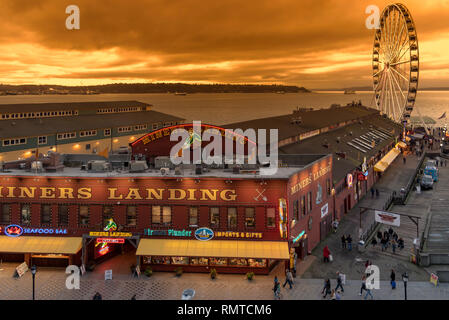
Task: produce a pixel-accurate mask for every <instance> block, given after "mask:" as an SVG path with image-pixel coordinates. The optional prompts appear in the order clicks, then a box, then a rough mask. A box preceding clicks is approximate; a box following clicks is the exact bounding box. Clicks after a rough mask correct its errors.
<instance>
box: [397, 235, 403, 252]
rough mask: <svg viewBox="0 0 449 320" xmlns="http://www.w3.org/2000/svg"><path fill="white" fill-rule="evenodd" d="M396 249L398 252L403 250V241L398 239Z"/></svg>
mask: <svg viewBox="0 0 449 320" xmlns="http://www.w3.org/2000/svg"><path fill="white" fill-rule="evenodd" d="M398 248H399V250H402V249H404V239H402V238H399V240H398Z"/></svg>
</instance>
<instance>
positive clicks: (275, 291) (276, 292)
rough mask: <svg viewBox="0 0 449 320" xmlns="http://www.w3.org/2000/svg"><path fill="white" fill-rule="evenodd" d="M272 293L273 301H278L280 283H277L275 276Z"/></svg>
mask: <svg viewBox="0 0 449 320" xmlns="http://www.w3.org/2000/svg"><path fill="white" fill-rule="evenodd" d="M273 292H274V299H275V300H279V299H280V298H281V296H280V294H281V283H280V282H279V280H278V277H277V276H275V277H274V287H273Z"/></svg>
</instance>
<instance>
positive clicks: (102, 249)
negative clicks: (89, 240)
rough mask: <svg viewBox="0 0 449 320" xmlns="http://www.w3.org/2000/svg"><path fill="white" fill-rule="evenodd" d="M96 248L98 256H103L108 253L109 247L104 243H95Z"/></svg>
mask: <svg viewBox="0 0 449 320" xmlns="http://www.w3.org/2000/svg"><path fill="white" fill-rule="evenodd" d="M97 246H99V249H98V254H99V255H100V256H104V255H105V254H106V253H108V252H109V251H110V247H109V246H108V244H107V243H106V242H100V243H96V244H95V247H97Z"/></svg>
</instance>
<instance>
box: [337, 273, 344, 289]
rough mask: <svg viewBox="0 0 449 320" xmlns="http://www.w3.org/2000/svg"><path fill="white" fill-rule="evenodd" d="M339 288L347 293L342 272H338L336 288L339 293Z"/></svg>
mask: <svg viewBox="0 0 449 320" xmlns="http://www.w3.org/2000/svg"><path fill="white" fill-rule="evenodd" d="M338 288H341V292H345V289H344V288H343V279H342V276H341V274H340V271H337V286H336V287H335V291H337V289H338Z"/></svg>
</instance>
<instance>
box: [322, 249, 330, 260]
mask: <svg viewBox="0 0 449 320" xmlns="http://www.w3.org/2000/svg"><path fill="white" fill-rule="evenodd" d="M330 254H331V252H330V250H329V248H328V247H327V245H326V246H325V247H324V248H323V261H324V262H329V256H330Z"/></svg>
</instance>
